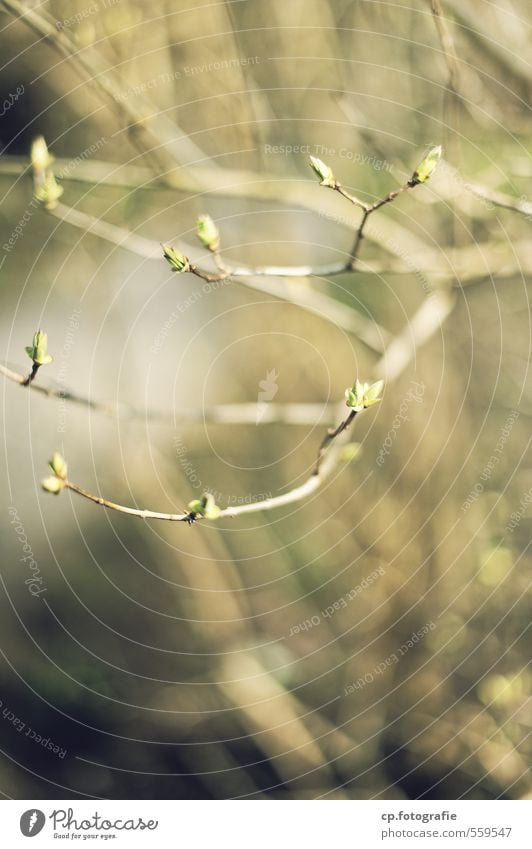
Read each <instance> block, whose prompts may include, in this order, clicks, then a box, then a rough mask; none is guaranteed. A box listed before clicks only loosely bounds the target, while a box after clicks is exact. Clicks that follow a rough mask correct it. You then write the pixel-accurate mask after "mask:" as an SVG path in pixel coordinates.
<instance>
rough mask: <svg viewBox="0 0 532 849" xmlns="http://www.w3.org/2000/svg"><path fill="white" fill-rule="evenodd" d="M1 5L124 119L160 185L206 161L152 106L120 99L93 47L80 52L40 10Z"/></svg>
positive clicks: (8, 2)
mask: <svg viewBox="0 0 532 849" xmlns="http://www.w3.org/2000/svg"><path fill="white" fill-rule="evenodd" d="M0 2H1V3H2V5H3V6H4V7H5V9H6V10H7V11H8V12H9V13H10V14H11V15H13V16H15V17H16V18H17V20H19V21H20V22H21V23H23V24H26V25H27V26H28V27H30V28H31V29H32V30H33V31H34V32H35V33H36V34H37V35H38V36H39V37H40V39H42V40H45V41H47V42H48V43H49V44H51V45H52V47H53V48H54V49H55V50H56V51H57V52H58V53H59V54H60V55H61V56H63V57H64V58H65V59H67V60H69V61H70V62H72V64H73V65H75V66H76V67H77V68H78V70H79V71H81V74H82V76H83V77H84V79H85V80H86V82H87V83H88V84H89V85H91V86H92V87H94V89H95V90H96V91H97V92H99V93H100V94H101V95H103V97H104V99H105V100H106V101H107V102H108V104H109V105H110V107H111V112H112V114H114V115H116V114H118V115H119V117H120V118H121V119H122V120H123V122H124V124H125V128H126V129H127V130H128V132H129V136H130V138H131V141H132V143H133V145H134V146H135V147H137V149H138V150H139V151H140V152H142V153H144V154H145V155H146V156H147V158H148V159H149V161H151V163H152V164H153V166H154V167H155V168H156V169H157V171H158V172H159V173H162V174H163V175H164V176H163V177H162V178H161V179H162V180H163V182H165V183H167V184H168V185H171V186H174V187H175V185H176V184H175V182H174V179H173V173H172V171H173V169H175V168H176V166H179V165H182V164H183V162H184V161H187V162H188V161H205V160H206V159H207V158H208V157H206V155H205V154H204V152H203V151H202V150H200V148H199V147H198V146H197V145H196V144H195V143H194V142H193V141H192V140H191V139H190V138H189V137H188V136H187V134H186V133H184V132H183V130H181V129H180V127H178V126H177V125H176V124H175V123H173V122H171V121H170V120H169V119H168V118H167V117H166V116H165V117H164V118H162V117H161V116H160V115H159V114H158V112H157V110H156V109H155V108H154V107H153V106H152V105H151V104H149V103H148V102H145V114H143V113H142V111H138V110H137V109H135V107H134V106H133V105H132V104H131V103H130V102H129V100H128V98H124V97H122V89H121V85H120V80H119V79H117V74H116V71H115V70H114V69H113V68H112V67H111V66H110V65H108V64H107V63H106V62H105V61H104V60H103V59H102V58H101V56H100V55H99V54H98V53H97V52H96V51H95V50H94V48H81V49H80V47H79V46H78V45H77V44H76V43H75V42H74V41H73V40H72V39H71V38H70V37H69V36H68V35H67V34H66V32H65V30H64V29H62V30H58V29H57V27H56V26H55V24H54V22H53V21H50V20H48V19H47V17H46V13H43V12H42V11H41V7H39V8H33V7H30V6H28V5H26V4H25V3H23V2H21V0H0ZM147 114H149V119H147ZM209 167H210V168H212V169H213V170H214V169H215V168H218V167H219V166H218V165H217V164H216V163H215V162H214V161H211V162H210V165H209Z"/></svg>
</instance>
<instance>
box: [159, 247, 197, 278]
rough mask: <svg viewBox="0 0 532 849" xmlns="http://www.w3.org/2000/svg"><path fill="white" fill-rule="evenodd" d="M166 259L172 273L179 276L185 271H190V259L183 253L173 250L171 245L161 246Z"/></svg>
mask: <svg viewBox="0 0 532 849" xmlns="http://www.w3.org/2000/svg"><path fill="white" fill-rule="evenodd" d="M161 247H162V249H163V255H164V258H165V259H166V260H167V261H168V263H169V265H170V268H171V269H172V271H177V272H178V273H179V274H180V273H182V272H184V271H190V262H189V259H188V257H186V256H185V255H184V254H182V253H181V251H178V250H176V248H172V247H171V246H170V245H161Z"/></svg>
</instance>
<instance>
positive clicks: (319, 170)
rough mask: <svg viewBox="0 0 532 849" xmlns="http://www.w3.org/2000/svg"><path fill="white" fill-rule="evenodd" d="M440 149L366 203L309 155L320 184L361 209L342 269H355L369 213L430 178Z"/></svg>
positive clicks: (322, 164) (438, 159)
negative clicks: (393, 187)
mask: <svg viewBox="0 0 532 849" xmlns="http://www.w3.org/2000/svg"><path fill="white" fill-rule="evenodd" d="M441 154H442V149H441V147H440V146H438V147H433V148H432V149H431V150H429V152H428V153H427V155H426V156H425V158H424V159H423V160H422V161H421V162H420V163H419V165H418V167H417V168H416V170H415V171H414V173H413V174H412V176H411V177H410V179H409V180H408V181H407V182H406V183H405V184H404V185H403V186H401V187H400V188H399V189H396V190H395V191H393V192H389V193H388V194H387V195H386V196H385V197H384V198H382V199H381V200H377V201H375V202H374V203H366V202H365V201H363V200H360V198H357V197H355V196H354V195H352V194H350V192H346V191H345V189H344V188H343V186H342V185H341V183H339V182H338V180H337V179H336V177H335V176H334V174H333V171H332V169H331V168H329V166H328V165H326V164H325V163H324V162H322V161H321V159H318V158H317V157H315V156H311V157H310V166H311V168H312V169H313V170H314V172H315V173H316V174H317V175H318V177H319V178H320V185H321V186H325V187H326V188H328V189H333V191H335V192H339V194H341V195H342V197H344V198H346V199H347V200H348V201H349V202H350V203H352V204H353V205H354V206H357V207H359V208H360V209H362V218H361V220H360V224H359V226H358V229H357V231H356V235H355V241H354V244H353V247H352V249H351V255H350V258H349V260H348V262H347V263H346V265H345V267H344V271H353V270H354V269H355V265H356V261H357V259H358V253H359V250H360V245H361V243H362V239H363V238H364V227H365V226H366V223H367V221H368V218H369V217H370V215H372V214H373V213H374V212H376V211H377V210H378V209H380V208H381V206H385V205H386V204H388V203H392V202H393V201H394V200H395V199H396V198H397V197H398V196H399V195H400V194H401V193H402V192H406V191H408V190H409V189H413V188H415V187H416V186H419V185H421V184H422V183H426V182H427V180H429V179H430V177H431V175H432V173H433V171H434V169H435V168H436V165H437V164H438V162H439V161H440V159H441Z"/></svg>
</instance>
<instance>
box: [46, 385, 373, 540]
mask: <svg viewBox="0 0 532 849" xmlns="http://www.w3.org/2000/svg"><path fill="white" fill-rule="evenodd" d="M382 386H383V382H382V380H379V381H377V383H373V384H371V385H370V384H368V383H360V381H358V380H357V381H355V383H354V385H353V387H352V388H351V389H347V390H346V403H347V406H348V407H351V410H350V412H349V414H348V416H347V418H346V419H344V421H342V422H341V423H340V425H338V427H337V428H335V429H334V430H331V431H329V433H328V434H327V436H326V437H325V439H324V440H323V441H322V443H321V445H320V447H319V450H318V456H317V459H316V463H315V465H314V468H313V470H312V473H311V475H310V476H309V477H308V478H307V480H306V481H305V482H304V483H302V484H301V485H300V486H298V487H295V488H294V489H291V490H290V491H289V492H285V493H283V494H282V495H276V496H273V497H272V498H267V499H265V500H264V501H257V502H252V503H250V504H242V505H238V506H237V507H225V508H221V507H219V506H218V505H217V504H215V502H214V498H213V496H212V494H210V493H206V494H204V495H203V496H202V497H201V498H200V499H197V500H194V501H191V502H190V504H189V510H188V512H182V513H160V512H157V511H154V510H144V509H139V508H137V507H126V506H124V505H123V504H118V503H116V502H115V501H109V500H108V499H106V498H103V497H102V496H100V495H94V494H93V493H91V492H88V491H87V490H86V489H83V487H81V486H79V485H78V484H76V483H73V482H72V481H70V480H69V479H68V475H67V473H68V467H67V464H66V462H65V460H64V459H63V457H61V455H60V454H58V453H56V454H54V456H53V457H52V460H51V461H50V463H49V466H50V469H51V471H52V472H53V475H52V476H51V477H47V478H45V479H44V480H43V482H42V486H43V489H44V490H45V491H46V492H50V493H53V494H54V495H59V493H60V492H62V491H63V489H69V490H71V492H75V493H77V494H78V495H81V496H82V497H83V498H87V499H88V500H89V501H92V502H93V503H94V504H98V505H99V506H100V507H106V508H107V509H108V510H115V511H117V512H119V513H127V514H128V515H129V516H135V517H137V518H139V519H160V520H163V521H167V522H186V523H187V524H189V525H191V524H193V523H194V522H195V521H197V520H198V519H209V520H214V519H218V518H221V517H223V516H231V517H232V516H240V515H242V514H244V513H261V512H263V511H265V510H274V509H276V508H277V507H283V506H285V505H287V504H292V503H294V502H297V501H301V500H302V499H303V498H306V497H307V496H308V495H310V494H311V493H312V492H314V491H315V490H316V489H318V487H319V486H320V485H321V483H322V482H323V480H324V479H325V478H326V477H327V475H329V474H330V472H331V471H332V470H333V469H334V467H335V465H336V463H337V461H338V459H339V457H340V447H341V446H340V445H335V446H332V445H331V443H332V442H333V441H334V440H336V439H337V438H338V437H339V436H340V434H342V433H343V432H344V431H345V430H346V429H347V427H348V426H349V424H350V423H351V422H352V421H353V419H354V418H355V415H356V414H357V413H359V412H360V411H361V410H364V409H366V408H367V407H371V406H372V405H373V404H376V403H377V402H378V401H380V392H381V390H382ZM333 449H334V450H333Z"/></svg>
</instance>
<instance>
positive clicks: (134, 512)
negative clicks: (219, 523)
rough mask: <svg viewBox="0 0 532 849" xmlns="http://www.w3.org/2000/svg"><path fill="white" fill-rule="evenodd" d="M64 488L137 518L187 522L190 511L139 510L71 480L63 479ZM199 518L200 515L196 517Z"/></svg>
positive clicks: (95, 502) (102, 505) (109, 508)
mask: <svg viewBox="0 0 532 849" xmlns="http://www.w3.org/2000/svg"><path fill="white" fill-rule="evenodd" d="M64 484H65V488H66V489H70V490H71V491H72V492H76V493H77V494H78V495H82V496H83V498H88V500H89V501H92V502H93V503H94V504H99V505H100V507H107V509H108V510H116V511H117V512H118V513H127V514H128V515H129V516H136V517H137V518H138V519H162V520H164V521H167V522H188V521H189V516H190V513H158V512H156V511H154V510H140V509H138V508H137V507H125V506H124V505H123V504H116V503H115V502H114V501H108V500H107V499H106V498H102V497H101V496H100V495H93V494H92V492H87V490H86V489H83V488H82V487H81V486H78V485H77V484H75V483H72V481H69V480H65V482H64ZM198 518H200V517H198Z"/></svg>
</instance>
